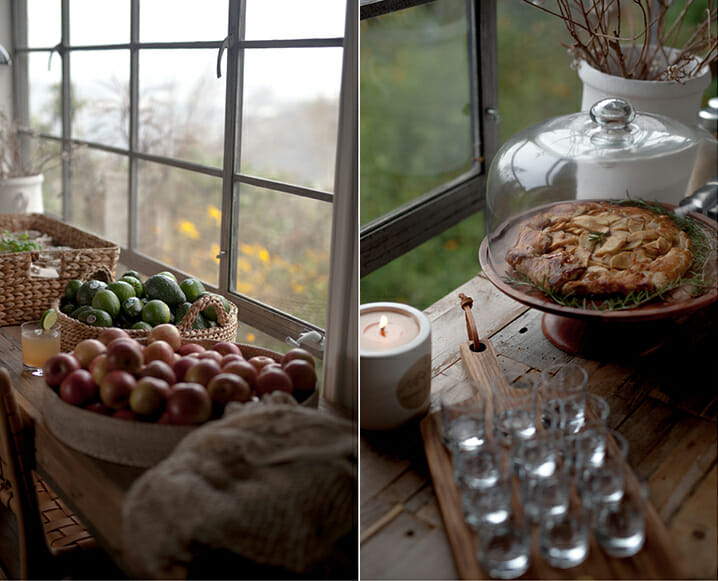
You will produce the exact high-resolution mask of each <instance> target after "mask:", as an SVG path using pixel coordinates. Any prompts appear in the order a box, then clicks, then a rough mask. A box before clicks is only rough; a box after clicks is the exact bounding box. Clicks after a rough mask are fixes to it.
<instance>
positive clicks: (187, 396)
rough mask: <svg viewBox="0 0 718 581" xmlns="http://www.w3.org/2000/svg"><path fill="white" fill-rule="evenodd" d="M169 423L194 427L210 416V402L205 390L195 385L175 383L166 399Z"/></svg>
mask: <svg viewBox="0 0 718 581" xmlns="http://www.w3.org/2000/svg"><path fill="white" fill-rule="evenodd" d="M167 415H168V420H169V423H171V424H176V425H177V424H179V425H196V424H202V423H204V422H206V421H207V420H208V419H209V418H210V416H211V415H212V401H211V400H210V399H209V394H208V393H207V390H206V389H205V388H204V387H203V386H202V385H199V384H197V383H187V382H183V383H176V384H175V385H174V387H173V388H172V393H170V395H169V397H168V398H167Z"/></svg>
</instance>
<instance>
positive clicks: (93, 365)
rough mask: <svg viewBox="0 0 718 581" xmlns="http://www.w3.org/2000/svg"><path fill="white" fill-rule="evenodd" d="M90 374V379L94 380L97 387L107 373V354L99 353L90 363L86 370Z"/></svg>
mask: <svg viewBox="0 0 718 581" xmlns="http://www.w3.org/2000/svg"><path fill="white" fill-rule="evenodd" d="M87 369H88V371H89V372H90V373H92V379H94V380H95V383H96V384H97V385H100V383H102V378H103V377H105V374H106V373H107V353H101V354H100V355H98V356H97V357H95V358H94V359H93V360H92V361H90V366H89V367H88V368H87Z"/></svg>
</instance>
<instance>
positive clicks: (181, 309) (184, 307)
mask: <svg viewBox="0 0 718 581" xmlns="http://www.w3.org/2000/svg"><path fill="white" fill-rule="evenodd" d="M191 307H192V303H190V302H187V301H185V302H184V303H180V304H179V305H177V306H176V307H175V310H174V316H175V321H176V322H177V323H181V322H182V319H184V316H185V315H186V314H187V311H189V310H190V308H191Z"/></svg>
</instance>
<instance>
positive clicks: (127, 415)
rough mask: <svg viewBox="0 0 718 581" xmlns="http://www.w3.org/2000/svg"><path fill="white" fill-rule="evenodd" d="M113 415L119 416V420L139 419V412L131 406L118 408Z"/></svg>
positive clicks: (114, 416)
mask: <svg viewBox="0 0 718 581" xmlns="http://www.w3.org/2000/svg"><path fill="white" fill-rule="evenodd" d="M112 417H113V418H117V419H118V420H130V421H133V420H138V419H139V418H138V417H137V414H136V413H135V412H133V411H132V410H131V409H129V408H122V409H119V410H116V411H115V412H113V414H112Z"/></svg>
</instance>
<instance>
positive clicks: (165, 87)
mask: <svg viewBox="0 0 718 581" xmlns="http://www.w3.org/2000/svg"><path fill="white" fill-rule="evenodd" d="M216 59H217V51H216V50H143V51H141V52H140V122H139V148H140V150H141V151H146V152H148V153H155V154H158V155H164V156H167V157H179V158H182V159H186V160H189V161H195V162H198V163H202V164H205V165H211V166H216V167H221V165H222V151H223V140H224V103H225V86H226V83H225V79H226V75H225V76H224V77H222V78H221V79H218V78H217V75H216V73H215V68H214V67H215V62H216Z"/></svg>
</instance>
